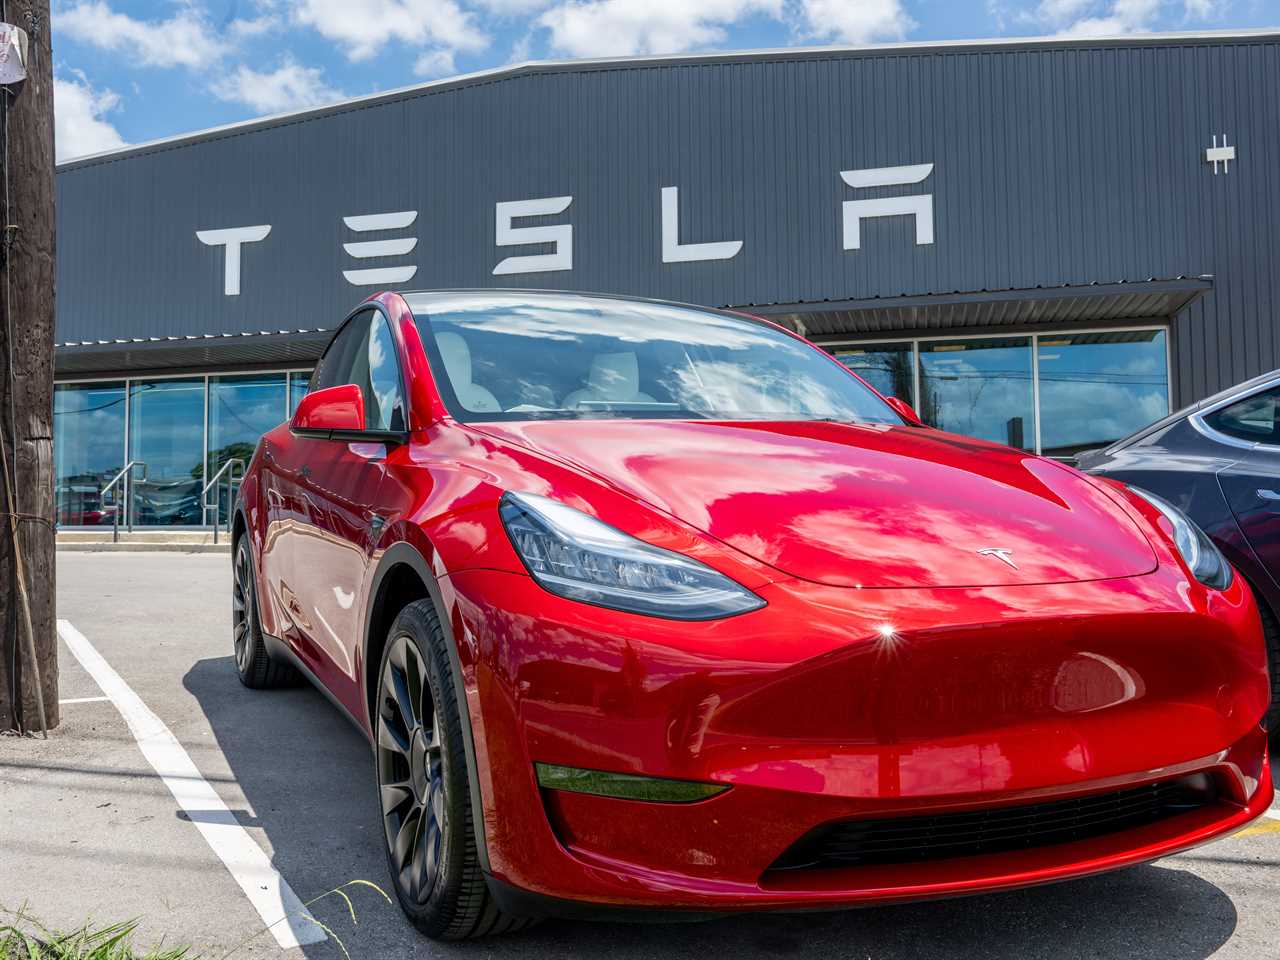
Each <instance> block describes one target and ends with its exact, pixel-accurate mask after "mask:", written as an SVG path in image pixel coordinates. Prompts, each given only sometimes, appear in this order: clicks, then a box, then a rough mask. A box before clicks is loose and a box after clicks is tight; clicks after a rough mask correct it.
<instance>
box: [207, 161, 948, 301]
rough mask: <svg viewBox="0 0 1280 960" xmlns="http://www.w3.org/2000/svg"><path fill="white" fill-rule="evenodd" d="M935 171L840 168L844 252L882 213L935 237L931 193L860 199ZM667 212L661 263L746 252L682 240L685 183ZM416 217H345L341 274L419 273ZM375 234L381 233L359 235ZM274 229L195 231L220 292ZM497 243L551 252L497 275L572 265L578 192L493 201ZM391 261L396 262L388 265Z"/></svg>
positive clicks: (403, 213)
mask: <svg viewBox="0 0 1280 960" xmlns="http://www.w3.org/2000/svg"><path fill="white" fill-rule="evenodd" d="M931 173H933V164H931V163H921V164H914V165H911V166H902V167H875V168H871V169H867V170H841V171H839V175H840V179H841V180H842V181H843V182H844V183H845V184H846V185H847V187H849V188H850V189H851V190H852V191H853V192H854V194H855V195H854V196H853V197H851V199H848V200H844V201H842V203H841V222H842V228H843V230H842V235H843V249H844V250H860V249H862V224H863V223H864V222H865V221H867V220H871V219H874V218H878V217H910V218H911V219H912V220H913V222H914V226H915V241H916V245H917V246H920V245H925V244H931V243H933V194H932V193H914V194H909V195H907V196H897V197H866V196H863V197H861V198H860V197H858V196H856V194H857V193H858V192H862V193H864V194H865V192H866V191H867V190H869V189H872V188H875V187H900V186H911V185H914V184H918V183H923V182H924V181H925V180H927V179H928V178H929V175H930V174H931ZM659 203H660V207H661V214H662V248H661V254H662V262H663V263H692V262H698V261H715V260H732V259H733V258H734V257H736V256H737V255H738V253H739V252H740V251H741V250H742V247H743V241H741V240H733V239H725V240H715V241H710V242H700V243H689V242H684V241H683V240H682V239H681V232H682V228H681V226H680V188H679V187H662V188H661V189H660V190H659ZM531 217H539V218H543V219H545V218H548V217H560V218H561V220H562V222H560V223H550V224H548V223H540V224H537V225H527V224H526V225H523V226H522V225H521V223H520V221H523V220H527V219H528V218H531ZM417 222H418V211H417V210H400V211H395V212H391V213H373V214H356V215H352V216H344V217H343V218H342V223H343V225H344V227H345V228H346V230H347V231H348V232H349V233H351V234H353V235H356V236H355V237H353V238H352V239H351V240H350V241H344V242H343V244H342V249H343V251H344V253H345V254H346V255H347V256H348V257H350V258H351V264H350V267H351V269H345V270H343V271H342V276H343V277H344V278H345V279H346V281H347V282H348V283H350V284H352V285H353V286H378V287H389V286H395V285H396V284H400V283H407V282H408V281H409V280H411V279H413V277H414V275H415V274H416V273H417V272H418V266H417V264H414V263H412V262H411V261H409V262H406V258H408V257H409V256H410V255H411V254H412V253H413V251H414V249H415V248H416V247H417V245H418V237H417V236H415V235H414V234H413V233H412V230H413V228H414V226H415V225H416V224H417ZM366 233H376V234H378V235H379V236H378V237H377V238H376V239H359V238H358V236H359V235H361V234H366ZM390 233H394V234H396V235H395V236H387V234H390ZM270 235H271V225H270V224H257V225H254V226H246V227H228V228H224V229H218V230H197V231H196V239H197V240H199V241H200V242H201V243H203V244H205V245H206V246H212V247H222V248H223V249H224V254H223V256H224V261H223V293H224V294H225V295H226V296H228V297H234V296H237V295H238V294H239V293H240V263H241V259H242V257H243V256H244V255H245V253H244V248H245V246H246V245H247V244H253V243H260V242H263V241H265V240H267V238H268V237H269V236H270ZM494 242H495V244H496V245H497V246H498V247H523V246H529V245H533V244H539V245H542V247H543V248H544V251H546V248H550V249H549V251H547V252H542V253H534V254H513V255H511V256H508V257H504V258H502V259H500V260H498V262H497V263H496V264H495V265H494V267H493V271H492V272H493V275H494V276H507V275H511V274H529V273H552V272H558V271H566V270H572V269H573V197H571V196H566V197H540V198H536V199H530V200H504V201H500V202H498V203H496V204H494ZM374 258H377V259H379V260H381V261H384V262H383V263H380V264H379V265H377V266H368V265H364V264H363V263H362V261H365V260H369V259H374ZM386 260H394V261H395V262H394V263H390V264H388V263H386V262H385V261H386Z"/></svg>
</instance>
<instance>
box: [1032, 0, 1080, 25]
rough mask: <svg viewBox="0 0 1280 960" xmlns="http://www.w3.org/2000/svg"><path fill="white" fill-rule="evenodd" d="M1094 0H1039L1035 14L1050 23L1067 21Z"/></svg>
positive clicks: (1077, 15)
mask: <svg viewBox="0 0 1280 960" xmlns="http://www.w3.org/2000/svg"><path fill="white" fill-rule="evenodd" d="M1093 3H1094V0H1040V6H1038V7H1036V16H1037V17H1039V18H1040V19H1041V20H1046V21H1048V22H1050V23H1067V22H1069V21H1071V20H1074V19H1075V18H1077V17H1079V16H1080V15H1081V14H1082V13H1084V12H1085V11H1086V10H1088V9H1089V8H1090V7H1091V6H1093Z"/></svg>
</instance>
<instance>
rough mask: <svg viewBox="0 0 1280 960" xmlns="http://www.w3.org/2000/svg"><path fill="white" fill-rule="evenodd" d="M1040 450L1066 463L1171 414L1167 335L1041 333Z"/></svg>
mask: <svg viewBox="0 0 1280 960" xmlns="http://www.w3.org/2000/svg"><path fill="white" fill-rule="evenodd" d="M1038 347H1039V350H1038V357H1037V359H1038V361H1039V363H1040V418H1041V419H1040V445H1041V449H1042V451H1043V452H1044V454H1045V455H1046V456H1050V457H1069V456H1073V455H1075V454H1076V453H1079V452H1080V451H1082V450H1091V449H1094V448H1096V447H1104V446H1106V445H1107V444H1109V443H1112V442H1114V441H1116V440H1119V439H1120V438H1121V437H1127V436H1128V435H1129V434H1131V433H1133V431H1135V430H1137V429H1138V428H1139V427H1142V426H1145V425H1146V424H1148V423H1151V422H1152V421H1153V420H1158V419H1159V418H1160V417H1163V416H1164V415H1165V414H1167V413H1168V412H1169V368H1168V361H1167V358H1166V353H1165V350H1166V347H1165V332H1164V331H1163V330H1132V331H1117V332H1106V333H1077V334H1070V335H1065V334H1063V335H1059V334H1041V335H1040V338H1039V341H1038Z"/></svg>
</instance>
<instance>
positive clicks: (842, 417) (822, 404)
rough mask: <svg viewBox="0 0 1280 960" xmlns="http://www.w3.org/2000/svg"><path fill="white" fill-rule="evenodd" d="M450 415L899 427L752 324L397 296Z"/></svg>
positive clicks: (819, 363)
mask: <svg viewBox="0 0 1280 960" xmlns="http://www.w3.org/2000/svg"><path fill="white" fill-rule="evenodd" d="M406 300H407V301H408V303H409V306H410V308H411V309H412V310H413V313H414V316H415V318H416V319H417V322H418V327H419V330H420V331H421V333H422V340H423V343H424V345H425V346H426V349H427V354H428V360H429V361H430V364H431V368H432V372H433V373H434V374H435V377H436V382H437V383H438V384H439V385H440V392H441V395H442V396H443V399H444V402H445V405H446V406H447V407H448V408H449V410H450V412H451V413H452V414H453V415H454V417H455V418H457V419H458V420H462V421H486V420H488V421H494V420H546V419H606V418H612V419H629V420H656V419H706V420H837V421H842V422H856V423H887V424H900V423H902V419H901V418H900V417H899V416H898V415H897V414H896V413H894V412H893V410H892V409H891V408H890V407H889V406H888V405H887V404H886V403H885V402H884V401H883V400H881V399H880V398H879V397H878V396H876V395H875V393H873V392H872V391H871V390H869V389H868V388H867V387H866V386H865V385H864V384H863V383H862V382H861V381H859V380H858V379H857V378H856V377H854V376H853V375H852V374H850V373H849V372H848V371H847V370H845V369H844V368H843V367H842V366H841V365H840V364H839V363H837V362H836V361H835V360H834V359H832V358H831V357H828V356H827V355H826V354H824V353H822V352H821V351H820V350H816V349H814V348H813V347H811V346H809V345H808V344H806V343H803V342H801V341H799V340H797V339H795V338H794V337H791V336H788V335H787V334H785V333H783V332H781V331H779V330H776V329H774V328H773V327H770V326H768V325H767V324H763V323H759V322H756V321H753V320H749V319H745V318H739V317H735V316H731V315H727V314H723V313H714V312H711V311H705V310H698V309H696V308H692V307H678V306H669V305H666V304H655V303H640V302H635V301H628V300H611V299H603V298H586V297H573V296H562V297H556V296H547V295H540V296H530V297H528V298H514V297H512V296H510V295H493V296H487V295H484V294H467V295H458V296H453V297H451V296H449V295H447V294H429V295H421V296H417V297H415V296H413V295H409V296H407V297H406Z"/></svg>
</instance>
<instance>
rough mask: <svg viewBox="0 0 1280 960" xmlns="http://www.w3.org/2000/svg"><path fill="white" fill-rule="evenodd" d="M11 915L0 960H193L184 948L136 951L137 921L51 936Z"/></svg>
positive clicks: (1, 929)
mask: <svg viewBox="0 0 1280 960" xmlns="http://www.w3.org/2000/svg"><path fill="white" fill-rule="evenodd" d="M10 916H11V918H12V920H13V922H12V923H9V924H7V925H5V926H0V960H195V958H194V957H192V956H191V954H189V953H188V951H187V948H186V947H177V948H175V949H172V950H165V949H158V950H147V951H139V950H135V949H134V948H133V945H132V943H131V940H132V938H133V933H134V931H135V930H136V929H137V926H138V922H137V921H136V920H129V921H126V922H124V923H115V924H112V925H111V926H109V927H101V928H99V929H97V930H94V929H91V928H89V927H83V928H81V929H80V930H77V931H75V932H74V933H54V932H53V931H52V930H48V929H46V928H45V927H43V926H41V925H40V924H39V923H37V922H36V921H35V920H33V919H32V918H31V917H29V916H27V915H26V914H24V913H22V912H21V911H19V912H18V913H16V914H10Z"/></svg>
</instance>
